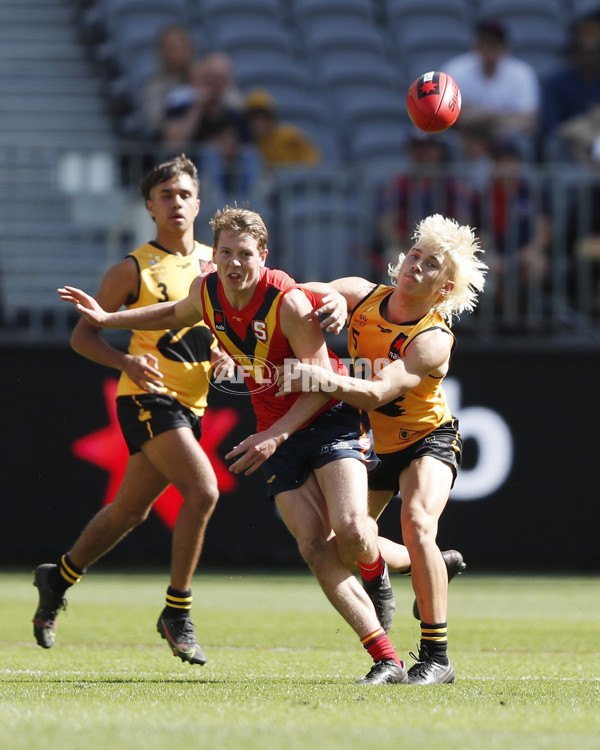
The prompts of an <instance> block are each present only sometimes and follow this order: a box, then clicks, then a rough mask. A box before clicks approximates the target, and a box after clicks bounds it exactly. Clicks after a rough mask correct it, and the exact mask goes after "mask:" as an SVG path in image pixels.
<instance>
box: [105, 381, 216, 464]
mask: <svg viewBox="0 0 600 750" xmlns="http://www.w3.org/2000/svg"><path fill="white" fill-rule="evenodd" d="M117 417H118V419H119V424H120V425H121V432H122V433H123V437H124V438H125V442H126V443H127V448H128V449H129V453H130V455H133V454H134V453H137V452H138V451H139V450H140V448H141V447H142V445H143V444H144V443H145V442H146V441H147V440H151V439H152V438H154V437H156V436H157V435H160V434H161V433H162V432H168V431H169V430H175V429H177V428H178V427H189V428H190V430H191V431H192V432H193V433H194V437H195V438H196V440H200V436H201V435H202V427H201V418H200V417H199V416H197V415H196V414H194V412H193V411H192V410H191V409H188V408H187V406H183V404H180V403H179V401H177V399H176V398H173V396H166V395H162V394H160V393H144V394H143V395H139V396H137V395H136V396H119V397H118V398H117Z"/></svg>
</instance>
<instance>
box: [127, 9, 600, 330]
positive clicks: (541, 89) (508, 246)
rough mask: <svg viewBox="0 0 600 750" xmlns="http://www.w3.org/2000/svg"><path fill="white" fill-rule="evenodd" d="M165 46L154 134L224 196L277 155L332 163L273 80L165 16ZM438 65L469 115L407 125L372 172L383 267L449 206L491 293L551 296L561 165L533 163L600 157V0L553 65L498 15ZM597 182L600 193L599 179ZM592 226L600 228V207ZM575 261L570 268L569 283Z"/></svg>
mask: <svg viewBox="0 0 600 750" xmlns="http://www.w3.org/2000/svg"><path fill="white" fill-rule="evenodd" d="M156 55H157V65H156V72H155V73H154V74H153V75H151V76H150V77H149V78H148V80H147V81H146V82H145V84H144V86H143V90H142V92H141V110H142V112H143V118H144V131H145V132H144V136H145V137H146V138H147V139H148V141H149V142H152V143H155V144H160V146H161V148H162V149H163V150H165V151H166V152H167V153H168V154H170V155H174V154H177V153H182V152H185V153H186V154H187V155H189V156H190V157H191V158H192V159H193V160H194V161H195V162H196V163H197V166H198V168H199V170H200V172H201V174H202V175H203V179H204V180H207V181H208V182H209V183H210V185H211V186H212V189H213V191H215V192H216V194H217V196H218V199H219V200H222V202H223V203H225V202H232V201H238V202H244V201H248V200H251V198H252V196H253V194H254V193H255V191H256V188H257V186H258V185H259V184H264V182H265V179H268V176H269V175H270V174H272V173H273V172H274V171H276V170H277V169H278V168H280V167H290V166H302V167H306V168H312V167H316V166H319V165H321V166H325V167H326V166H327V160H326V158H325V157H324V154H323V153H322V151H321V149H320V145H319V144H318V143H316V142H315V141H314V140H313V139H312V138H311V136H310V135H309V134H308V133H307V132H304V131H303V130H302V128H300V127H298V126H297V125H296V124H294V123H292V122H287V121H285V120H282V118H281V117H280V115H279V112H278V102H277V98H276V96H275V95H274V94H273V93H272V92H271V91H269V90H268V88H267V87H264V88H253V89H251V90H242V89H241V88H240V86H239V85H238V83H237V81H236V74H235V67H234V64H233V61H232V59H231V58H230V57H229V56H228V55H227V54H225V53H223V52H214V51H209V52H206V51H204V50H202V49H198V45H197V44H195V43H194V39H193V37H192V35H191V34H190V31H189V29H188V28H186V27H185V26H182V25H170V26H168V27H166V28H164V29H163V31H162V33H161V34H160V36H159V38H158V40H157V45H156ZM441 69H443V70H445V71H446V72H447V73H449V74H450V75H451V76H452V77H453V78H454V79H455V80H456V81H457V83H458V85H459V87H460V89H461V93H462V111H461V115H460V117H459V119H458V122H457V124H456V125H455V126H454V127H453V128H452V129H451V131H448V132H446V133H443V134H440V135H426V134H424V133H422V132H420V131H417V130H416V129H414V128H413V129H412V130H410V131H408V132H407V137H406V144H405V151H404V154H403V159H402V164H401V165H400V166H399V168H398V170H397V171H396V173H395V174H393V175H392V176H391V177H390V176H389V175H387V176H385V178H382V179H381V180H379V181H375V183H374V185H373V192H374V196H375V197H374V207H375V216H374V221H373V236H372V238H371V248H370V251H369V252H370V256H371V264H372V266H373V269H374V273H375V274H380V276H381V278H382V280H383V279H384V278H385V277H386V270H387V265H388V263H389V262H393V261H394V260H395V258H396V256H397V254H398V252H403V251H405V250H406V248H407V247H408V246H409V244H410V241H411V237H410V236H409V233H410V229H411V228H412V227H414V226H415V224H416V223H417V222H418V221H419V220H420V219H421V218H423V217H424V216H426V215H428V214H430V213H433V212H440V213H443V214H446V215H450V216H454V217H456V218H457V219H458V220H459V221H461V222H464V223H468V224H470V225H472V226H474V227H475V228H476V230H477V232H478V233H479V235H480V237H481V240H482V242H483V244H484V246H485V248H486V260H487V262H488V263H489V265H490V267H491V270H492V273H491V274H490V282H489V287H488V289H489V288H491V289H492V293H491V294H490V295H487V296H489V297H490V298H492V299H493V303H492V304H493V305H494V306H496V307H497V309H498V310H499V311H502V310H503V309H506V308H510V309H511V310H512V311H513V312H514V313H515V316H516V317H518V316H519V315H520V314H526V312H527V309H528V307H530V306H532V305H534V306H535V307H536V309H540V307H541V308H542V309H543V307H544V295H545V294H546V289H547V285H548V274H549V272H550V265H551V264H550V255H551V241H552V216H553V210H554V208H555V206H554V205H553V191H552V184H551V183H552V181H551V179H550V178H548V179H545V178H544V175H543V170H542V171H540V170H539V169H536V170H532V169H531V166H532V165H535V166H536V167H539V166H543V165H545V164H547V163H550V162H552V163H555V162H560V163H565V162H566V163H573V164H577V165H583V166H584V167H585V168H587V169H590V170H594V169H596V168H597V167H598V166H600V6H599V9H598V10H593V11H591V12H587V13H585V14H584V15H582V16H581V17H579V18H577V19H576V20H575V22H574V23H573V24H572V26H571V28H570V29H569V41H568V48H567V49H566V50H565V51H564V55H563V56H561V57H557V60H556V65H555V66H554V68H553V69H550V70H549V71H547V72H545V73H544V75H541V74H540V73H539V72H538V71H536V70H535V69H534V67H533V66H532V65H531V64H530V63H528V62H526V61H525V60H523V59H519V57H518V56H516V55H514V54H513V52H512V50H511V39H510V34H509V31H508V28H507V26H506V24H505V23H504V22H503V20H502V19H501V18H498V17H489V18H485V17H484V18H482V19H480V20H479V21H478V22H477V23H476V24H475V25H474V27H473V36H472V44H471V47H470V49H467V50H465V51H464V52H463V53H461V54H459V55H457V56H454V57H452V58H451V59H448V60H447V61H446V62H445V63H444V64H443V65H442V66H441ZM540 175H541V176H540ZM596 194H597V197H598V200H600V187H599V188H598V189H597V190H596V193H595V194H594V195H596ZM573 203H574V205H573V206H570V207H567V209H566V210H567V213H569V211H570V218H568V220H567V221H568V222H570V224H571V225H572V226H574V225H575V223H576V222H577V210H578V207H577V205H576V201H575V198H574V199H573ZM563 208H564V207H563ZM591 214H592V215H593V216H595V214H599V215H600V212H598V211H594V210H592V211H591ZM596 225H597V227H596ZM590 227H591V231H592V234H594V232H595V231H596V229H597V231H598V235H599V238H600V219H598V220H593V221H591V222H590ZM573 244H574V246H575V244H576V243H575V241H573ZM588 244H589V245H590V246H595V238H594V237H591V238H590V243H588ZM596 244H597V245H598V246H599V247H600V239H599V240H598V242H597V243H596ZM570 252H575V247H573V248H571V249H570ZM573 274H574V271H573V270H572V269H571V270H569V269H567V277H568V278H567V283H568V284H572V283H574V281H573V279H572V278H570V277H569V275H570V276H571V277H572V276H573Z"/></svg>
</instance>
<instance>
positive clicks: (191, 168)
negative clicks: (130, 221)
mask: <svg viewBox="0 0 600 750" xmlns="http://www.w3.org/2000/svg"><path fill="white" fill-rule="evenodd" d="M180 174H187V175H189V176H190V177H191V178H192V182H193V183H194V185H195V186H196V192H198V191H199V190H200V178H199V177H198V169H197V167H196V165H195V164H194V162H193V161H191V160H190V159H188V158H187V156H186V155H185V154H180V155H179V156H175V157H174V158H173V159H169V161H164V162H162V164H157V165H156V166H155V167H153V168H152V169H151V170H150V171H149V172H147V173H146V174H145V175H144V176H143V177H142V179H141V180H140V193H141V194H142V197H143V199H144V200H145V201H148V200H150V192H151V191H152V188H154V187H156V185H161V184H162V183H163V182H166V181H167V180H170V179H171V178H172V177H176V176H178V175H180Z"/></svg>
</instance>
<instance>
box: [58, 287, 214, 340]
mask: <svg viewBox="0 0 600 750" xmlns="http://www.w3.org/2000/svg"><path fill="white" fill-rule="evenodd" d="M58 294H59V296H60V298H61V299H62V300H63V301H65V302H71V303H72V304H74V305H75V309H76V310H77V312H78V313H80V314H81V315H83V317H84V318H85V319H86V320H87V321H88V322H89V323H91V324H92V325H95V326H98V327H100V328H113V329H124V330H144V331H160V330H163V329H168V328H182V327H183V326H190V325H193V324H194V323H197V322H198V321H199V320H200V319H201V318H202V310H201V309H198V307H197V306H196V304H195V303H194V301H192V298H191V296H190V297H186V298H185V299H183V300H181V301H179V302H159V303H157V304H156V305H148V306H147V307H140V308H137V309H132V310H118V311H116V312H107V311H106V310H104V309H103V308H102V307H101V306H100V305H99V304H98V302H97V301H96V300H95V299H94V298H93V297H92V296H91V295H89V294H87V293H86V292H84V291H83V290H81V289H77V287H73V286H65V287H61V288H60V289H58ZM194 299H196V297H194Z"/></svg>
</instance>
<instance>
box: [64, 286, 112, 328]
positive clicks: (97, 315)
mask: <svg viewBox="0 0 600 750" xmlns="http://www.w3.org/2000/svg"><path fill="white" fill-rule="evenodd" d="M57 291H58V294H59V296H60V298H61V299H62V300H63V301H64V302H72V303H73V304H74V305H75V309H76V310H77V312H78V313H80V314H81V315H83V317H84V318H85V319H86V320H87V321H88V322H89V323H91V324H92V325H95V326H104V325H105V323H106V321H107V319H108V313H107V312H106V311H105V310H103V309H102V308H101V307H100V305H99V304H98V303H97V302H96V300H95V299H94V298H93V297H91V296H90V295H89V294H86V293H85V292H84V291H83V290H82V289H77V287H75V286H64V287H61V288H60V289H57Z"/></svg>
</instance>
